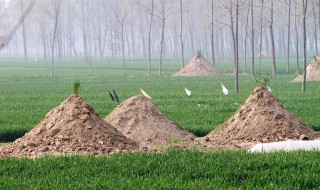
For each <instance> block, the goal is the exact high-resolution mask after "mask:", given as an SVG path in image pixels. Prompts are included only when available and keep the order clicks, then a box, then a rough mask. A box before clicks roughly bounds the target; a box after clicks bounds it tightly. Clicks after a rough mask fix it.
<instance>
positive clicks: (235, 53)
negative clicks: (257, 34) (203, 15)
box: [228, 0, 239, 94]
mask: <svg viewBox="0 0 320 190" xmlns="http://www.w3.org/2000/svg"><path fill="white" fill-rule="evenodd" d="M233 6H234V4H233V0H229V7H228V9H229V10H228V11H229V14H230V25H229V26H230V29H231V35H232V41H233V56H234V58H233V65H234V75H235V94H238V93H239V86H238V84H239V73H238V72H239V55H238V53H239V46H238V44H239V43H238V42H239V39H238V35H239V32H238V30H239V29H238V28H239V26H238V23H239V0H236V4H235V6H236V8H235V14H236V18H235V19H234V13H233ZM234 20H235V21H234ZM234 22H235V26H234Z"/></svg>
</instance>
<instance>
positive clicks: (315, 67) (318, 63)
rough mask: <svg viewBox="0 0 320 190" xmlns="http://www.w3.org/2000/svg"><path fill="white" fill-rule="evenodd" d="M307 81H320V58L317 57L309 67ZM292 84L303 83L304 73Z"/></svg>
mask: <svg viewBox="0 0 320 190" xmlns="http://www.w3.org/2000/svg"><path fill="white" fill-rule="evenodd" d="M306 81H320V56H317V57H316V58H315V59H314V60H312V61H311V62H310V64H309V65H308V67H307V76H306ZM292 82H303V73H302V74H301V75H299V76H297V77H296V78H295V79H293V80H292Z"/></svg>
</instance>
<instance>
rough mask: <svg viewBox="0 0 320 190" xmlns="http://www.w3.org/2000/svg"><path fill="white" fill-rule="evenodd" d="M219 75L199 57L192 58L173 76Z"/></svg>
mask: <svg viewBox="0 0 320 190" xmlns="http://www.w3.org/2000/svg"><path fill="white" fill-rule="evenodd" d="M218 75H221V73H220V72H219V71H218V70H217V69H216V68H215V67H214V66H212V65H211V64H210V63H209V61H208V60H206V59H205V58H204V57H202V56H201V55H197V56H194V57H193V58H192V59H191V61H190V62H189V63H188V64H187V65H186V66H184V67H183V68H182V69H181V70H180V71H179V72H177V73H176V74H174V75H173V76H218Z"/></svg>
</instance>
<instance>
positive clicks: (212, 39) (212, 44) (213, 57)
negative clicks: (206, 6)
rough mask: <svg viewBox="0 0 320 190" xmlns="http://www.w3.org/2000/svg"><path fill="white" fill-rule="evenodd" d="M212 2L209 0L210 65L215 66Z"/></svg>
mask: <svg viewBox="0 0 320 190" xmlns="http://www.w3.org/2000/svg"><path fill="white" fill-rule="evenodd" d="M213 2H214V0H211V54H212V65H213V66H216V61H215V54H214V31H213V29H214V27H213V18H214V15H213V10H214V3H213Z"/></svg>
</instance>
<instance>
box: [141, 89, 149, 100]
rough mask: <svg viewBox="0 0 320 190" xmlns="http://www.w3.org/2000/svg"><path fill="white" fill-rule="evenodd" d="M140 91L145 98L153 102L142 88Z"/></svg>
mask: <svg viewBox="0 0 320 190" xmlns="http://www.w3.org/2000/svg"><path fill="white" fill-rule="evenodd" d="M140 91H141V93H142V95H143V96H145V97H147V98H149V99H150V100H151V97H150V96H149V95H148V94H147V93H146V92H145V91H144V90H143V89H142V88H140Z"/></svg>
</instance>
